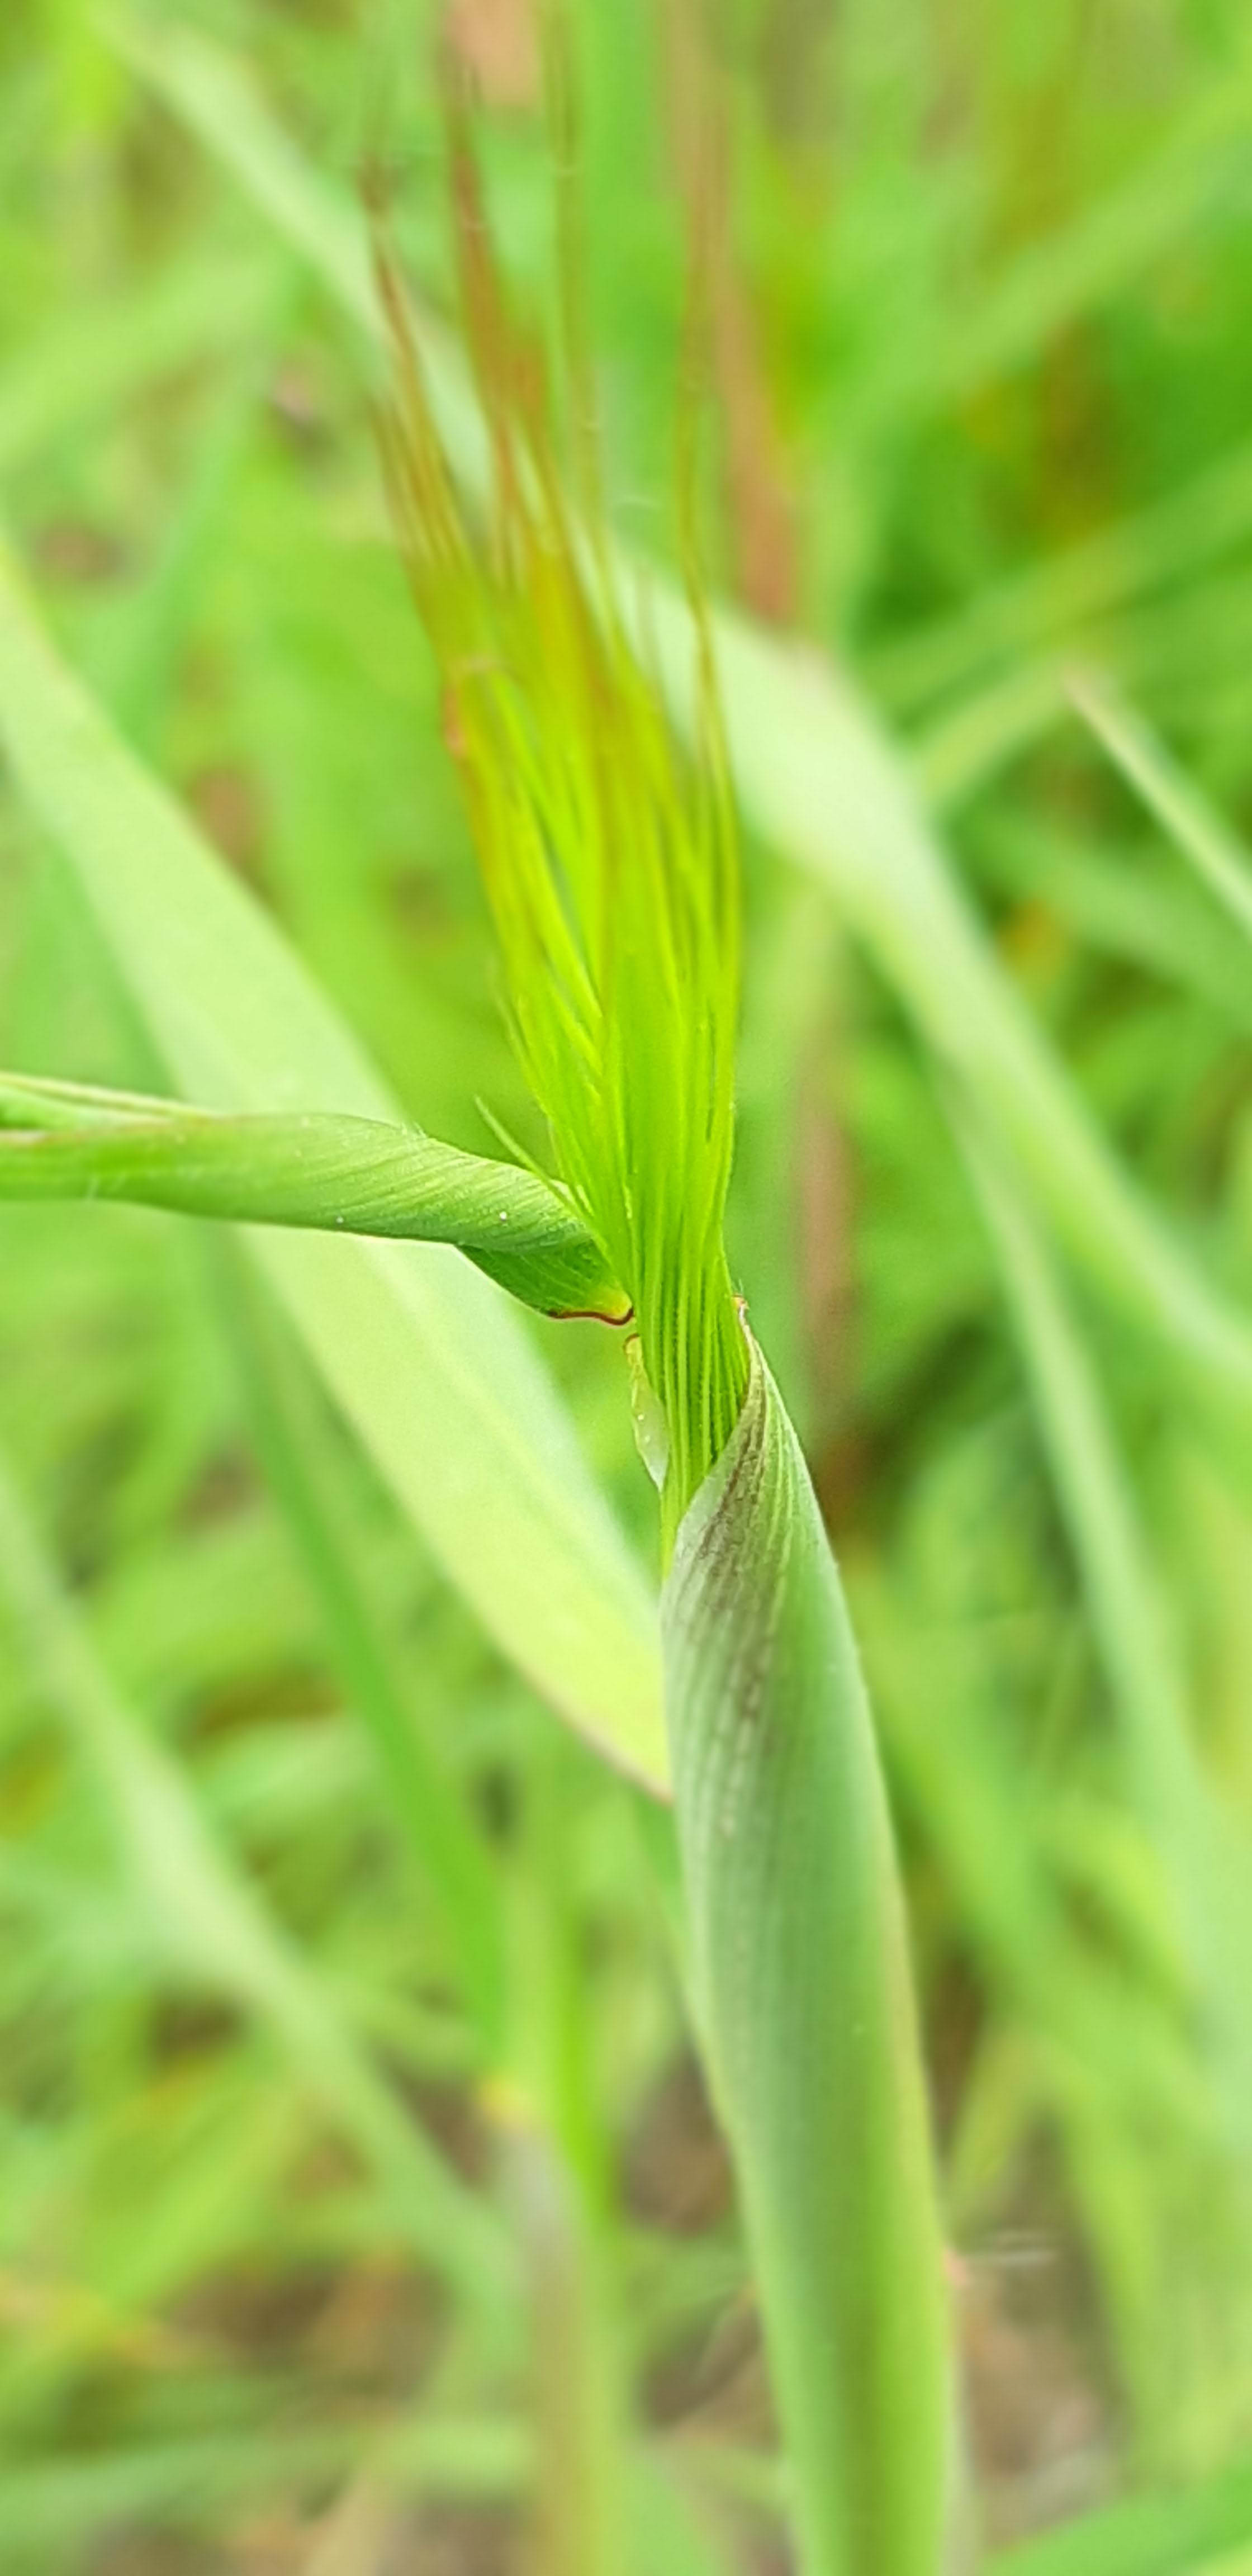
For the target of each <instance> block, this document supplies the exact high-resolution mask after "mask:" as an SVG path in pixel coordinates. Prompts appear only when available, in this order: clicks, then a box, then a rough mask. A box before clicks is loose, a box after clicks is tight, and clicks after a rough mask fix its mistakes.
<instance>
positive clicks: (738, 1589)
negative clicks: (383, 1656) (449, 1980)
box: [662, 1349, 951, 2576]
mask: <svg viewBox="0 0 1252 2576" xmlns="http://www.w3.org/2000/svg"><path fill="white" fill-rule="evenodd" d="M662 1638H663V1652H664V1668H665V1688H666V1708H667V1717H668V1724H669V1730H670V1740H671V1751H672V1759H673V1768H674V1776H675V1795H676V1802H677V1814H678V1824H679V1832H680V1837H681V1842H682V1846H683V1856H684V1863H685V1877H686V1883H687V1890H688V1900H689V1907H690V1916H691V1931H692V1945H693V1968H694V1979H695V1988H696V2009H697V2013H698V2015H699V2018H700V2022H701V2025H702V2028H703V2033H704V2039H705V2047H706V2053H707V2057H708V2061H709V2064H710V2069H711V2073H712V2078H713V2082H714V2087H715V2090H716V2093H717V2095H718V2098H719V2107H720V2109H721V2112H722V2116H723V2118H724V2120H725V2123H726V2126H727V2129H728V2132H729V2135H730V2139H731V2143H732V2147H733V2149H734V2153H735V2158H736V2163H737V2166H738V2172H739V2180H740V2187H741V2191H742V2195H743V2202H744V2210H745V2216H746V2219H747V2223H748V2228H749V2232H750V2235H751V2238H752V2241H753V2246H754V2252H755V2256H756V2263H757V2269H758V2276H759V2280H760V2285H761V2296H762V2303H763V2307H764V2314H765V2326H766V2335H767V2342H768V2346H769V2352H770V2359H771V2364H772V2369H773V2374H774V2382H775V2388H776V2393H777V2398H778V2404H779V2409H780V2413H781V2416H782V2422H783V2429H784V2433H785V2436H786V2440H787V2446H788V2451H789V2454H790V2457H791V2462H792V2467H793V2474H794V2477H795V2495H796V2511H797V2520H798V2523H799V2528H800V2533H801V2537H802V2542H803V2547H804V2552H805V2557H804V2564H805V2567H806V2570H807V2571H808V2576H868V2571H869V2570H871V2569H872V2570H873V2571H874V2576H936V2570H937V2569H938V2567H939V2566H940V2565H941V2563H942V2560H943V2552H944V2547H945V2525H946V2518H947V2511H948V2487H949V2473H950V2432H951V2403H950V2394H949V2387H948V2375H947V2362H946V2343H947V2327H946V2319H945V2316H944V2297H943V2288H942V2272H941V2254H940V2240H939V2232H938V2222H937V2217H936V2210H935V2199H934V2190H933V2183H932V2176H931V2162H930V2148H929V2139H928V2124H927V2111H926V2103H925V2099H924V2092H923V2083H922V2076H921V2060H920V2055H919V2050H918V2040H917V2031H916V2025H915V2017H914V2008H913V2000H912V1993H911V1984H910V1973H909V1964H908V1957H907V1949H906V1936H905V1927H904V1920H903V1913H902V1908H901V1904H900V1898H899V1887H898V1878H897V1872H896V1864H895V1858H894V1854H893V1849H892V1841H891V1830H890V1825H889V1821H888V1814H887V1806H886V1800H885V1796H884V1791H883V1785H882V1779H881V1775H880V1771H879V1765H878V1757H877V1752H876V1748H875V1743H874V1736H873V1729H872V1723H871V1719H870V1713H869V1708H868V1705H867V1701H866V1697H865V1691H864V1686H863V1683H862V1679H861V1674H860V1669H859V1665H858V1661H857V1655H856V1648H855V1645H854V1642H853V1638H852V1633H851V1629H850V1627H849V1624H848V1619H847V1614H846V1611H845V1608H844V1603H843V1595H842V1591H841V1587H840V1584H839V1579H838V1575H837V1573H836V1570H835V1566H834V1562H833V1559H832V1557H831V1555H830V1551H829V1547H828V1545H827V1541H826V1536H825V1532H824V1530H823V1527H822V1522H821V1518H820V1515H819V1512H818V1508H817V1502H816V1498H815V1496H814V1493H813V1489H812V1485H811V1483H810V1481H809V1477H808V1473H807V1470H806V1468H805V1465H804V1460H803V1457H802V1455H801V1452H800V1448H799V1444H798V1442H797V1440H796V1438H795V1434H794V1432H793V1430H792V1428H791V1425H790V1423H789V1421H788V1419H787V1416H786V1413H785V1411H784V1409H783V1406H782V1402H781V1399H780V1398H779V1396H778V1393H777V1390H776V1388H775V1386H774V1383H773V1380H772V1379H771V1377H770V1375H769V1372H768V1370H767V1369H766V1367H765V1365H764V1362H763V1361H762V1359H761V1357H760V1355H759V1353H758V1352H756V1350H755V1349H754V1350H753V1354H752V1369H751V1378H750V1383H749V1388H748V1394H747V1397H746V1399H745V1403H744V1408H743V1412H742V1414H741V1416H740V1419H739V1422H738V1424H737V1426H736V1429H735V1432H734V1434H733V1436H732V1438H731V1440H730V1443H729V1445H728V1447H727V1448H726V1449H725V1450H724V1452H723V1454H722V1456H721V1458H720V1459H719V1461H718V1463H717V1465H716V1467H715V1468H714V1469H713V1472H712V1474H711V1475H710V1476H709V1477H707V1478H706V1480H705V1483H704V1484H703V1485H702V1487H701V1488H700V1491H699V1493H698V1494H697V1496H696V1499H695V1501H694V1503H693V1504H692V1505H691V1507H690V1509H689V1511H688V1512H687V1514H686V1516H685V1518H684V1520H683V1522H682V1524H681V1526H680V1529H679V1533H678V1541H677V1546H676V1550H675V1555H674V1560H673V1565H672V1569H671V1572H670V1575H669V1579H668V1581H667V1584H666V1587H665V1592H664V1595H663V1600H662Z"/></svg>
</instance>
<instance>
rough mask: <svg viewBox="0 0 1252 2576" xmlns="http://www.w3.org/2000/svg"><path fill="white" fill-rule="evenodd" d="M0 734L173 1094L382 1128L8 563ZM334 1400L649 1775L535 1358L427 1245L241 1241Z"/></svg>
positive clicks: (638, 1671) (633, 1607)
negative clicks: (325, 1114) (84, 899)
mask: <svg viewBox="0 0 1252 2576" xmlns="http://www.w3.org/2000/svg"><path fill="white" fill-rule="evenodd" d="M0 736H2V737H3V739H4V742H5V744H6V747H7V750H8V754H9V758H10V760H11V762H12V766H13V770H14V773H15V776H16V778H17V780H18V783H19V785H20V786H21V788H22V790H23V793H24V795H25V797H26V799H27V801H28V803H29V804H30V806H31V808H32V810H33V812H34V813H35V814H36V815H37V816H38V817H39V819H40V821H41V822H42V823H43V825H44V827H45V828H46V829H47V830H48V831H49V832H50V833H52V835H53V836H54V837H55V839H56V840H57V841H58V842H59V843H60V845H61V846H62V847H63V848H64V850H65V851H66V853H67V854H68V856H69V857H70V859H71V860H72V862H73V864H74V866H75V868H76V869H77V872H78V874H79V876H80V878H81V881H82V883H83V885H84V887H85V889H86V891H87V893H88V896H89V898H90V901H91V904H92V906H93V909H94V910H95V912H96V914H97V917H98V918H99V920H100V922H101V924H102V925H103V928H104V930H105V932H106V934H107V936H108V938H109V940H110V942H111V944H112V946H113V948H114V951H115V954H116V956H117V959H118V962H119V965H120V967H121V970H122V972H123V974H124V976H125V978H126V980H127V983H128V985H129V987H130V990H131V992H132V993H133V995H134V997H135V1000H136V1002H137V1003H138V1005H139V1007H140V1009H141V1010H142V1012H143V1013H144V1016H145V1019H146V1021H147V1024H148V1026H149V1028H150V1030H151V1032H152V1035H153V1036H154V1038H155V1040H156V1042H157V1044H158V1046H159V1047H160V1049H161V1051H162V1053H163V1055H164V1056H165V1057H166V1059H167V1060H168V1062H169V1064H170V1065H171V1067H172V1069H173V1071H174V1073H175V1076H176V1078H177V1079H178V1081H179V1083H180V1084H181V1085H182V1086H183V1087H184V1088H185V1089H186V1090H187V1091H188V1092H190V1093H192V1094H193V1095H195V1096H197V1097H199V1098H201V1099H203V1100H205V1101H206V1102H208V1103H209V1104H210V1105H211V1106H213V1107H218V1108H222V1109H228V1110H229V1109H233V1110H240V1109H248V1110H257V1111H290V1110H292V1109H310V1110H315V1111H316V1110H325V1111H331V1112H347V1113H349V1114H352V1115H359V1116H362V1117H364V1118H382V1119H394V1116H395V1111H394V1107H393V1105H392V1103H391V1102H390V1101H389V1099H388V1097H387V1094H386V1092H385V1090H384V1089H383V1087H382V1086H381V1084H380V1083H379V1081H378V1080H377V1078H376V1076H375V1075H374V1074H373V1072H372V1071H371V1070H370V1068H369V1066H368V1064H367V1063H366V1061H365V1058H364V1056H363V1055H362V1053H361V1051H360V1049H359V1048H358V1046H357V1045H356V1043H355V1041H354V1039H353V1038H352V1037H351V1036H350V1035H349V1033H348V1031H347V1030H346V1029H345V1028H344V1027H343V1025H342V1023H341V1022H340V1021H339V1020H338V1019H337V1017H336V1016H335V1014H334V1012H333V1010H332V1009H331V1008H330V1006H329V1005H328V1004H327V1003H326V1002H325V1001H324V1000H323V999H322V997H321V996H320V994H319V993H318V992H317V990H316V989H315V987H314V986H313V985H312V983H311V982H310V981H309V979H308V978H307V977H306V975H305V973H304V971H303V969H302V967H301V966H300V964H299V962H298V961H297V959H296V958H295V957H294V955H293V954H292V953H291V951H290V950H289V949H288V948H287V947H286V945H285V943H284V941H283V940H282V938H281V936H280V934H279V933H278V931H277V930H276V929H275V927H274V926H273V925H272V924H271V923H270V922H268V921H267V920H266V918H265V916H264V914H263V913H262V912H261V911H260V909H259V907H258V906H257V904H256V903H255V902H254V901H253V899H252V897H251V896H250V895H249V894H248V893H247V892H246V890H245V889H244V887H243V886H242V885H240V884H238V883H237V882H235V881H233V880H232V879H231V878H230V877H229V876H228V874H227V872H226V870H225V869H224V868H223V867H221V866H220V864H219V863H218V862H217V861H216V860H215V858H214V855H213V853H212V852H211V851H210V850H209V849H208V848H207V847H206V845H205V844H204V843H203V842H202V841H201V840H200V838H199V836H198V835H197V834H196V832H195V831H194V830H193V828H192V826H191V824H190V823H189V822H188V820H187V818H186V816H185V815H184V814H183V813H182V812H181V811H180V810H179V808H178V807H177V805H176V804H175V803H174V801H173V800H172V798H170V797H169V796H168V795H167V794H165V792H164V791H163V790H162V789H161V788H160V787H159V785H158V784H157V783H156V781H155V780H154V779H152V778H151V777H150V776H149V775H148V774H147V772H146V771H145V770H144V769H143V767H142V765H141V764H140V763H139V762H138V761H137V760H136V759H135V758H134V757H133V755H132V754H131V753H130V752H129V751H128V750H127V748H126V746H125V744H124V743H122V742H121V741H120V740H119V738H118V736H117V735H116V734H115V733H114V731H113V729H112V727H111V726H110V725H109V723H108V721H107V719H106V718H105V717H104V716H103V714H102V713H101V711H100V710H99V708H98V707H97V706H96V705H95V704H94V702H93V701H92V700H91V699H90V697H89V696H88V695H87V693H86V691H85V690H84V689H83V688H82V687H81V685H80V684H79V683H78V682H77V681H76V680H75V679H74V678H73V677H72V675H71V674H70V673H69V672H68V671H67V670H66V669H65V667H64V666H63V664H61V663H60V661H59V660H58V659H57V657H56V655H55V653H54V652H53V650H52V648H51V646H50V645H49V643H48V641H47V639H46V637H45V635H44V633H43V631H42V629H41V627H40V625H39V622H38V619H37V617H36V616H35V614H34V612H33V611H32V609H31V608H30V606H29V605H28V603H27V601H26V599H25V596H24V594H23V591H22V588H21V585H20V582H19V581H18V579H17V577H16V575H15V574H14V572H13V570H12V567H11V566H9V565H7V564H5V563H4V562H3V560H0ZM249 1239H250V1242H251V1244H252V1247H253V1250H254V1253H255V1257H256V1259H257V1260H258V1262H259V1263H260V1264H261V1265H262V1267H263V1268H264V1270H265V1272H266V1275H267V1276H268V1277H269V1279H270V1280H271V1282H272V1283H273V1285H274V1286H275V1288H276V1289H277V1291H278V1293H279V1295H280V1297H281V1298H282V1300H283V1301H284V1303H285V1304H286V1306H287V1309H288V1311H289V1313H290V1314H291V1315H292V1316H293V1317H294V1318H295V1320H296V1322H297V1324H298V1326H299V1329H300V1331H301V1333H302V1334H303V1336H304V1339H305V1341H306V1343H307V1345H308V1347H309V1349H310V1351H311V1352H312V1354H313V1356H314V1358H315V1360H316V1361H317V1364H318V1366H319V1367H320V1368H321V1370H322V1373H323V1375H324V1377H325V1379H326V1382H327V1384H328V1385H329V1386H330V1388H331V1390H332V1392H333V1393H334V1395H335V1396H336V1398H337V1399H338V1401H339V1403H340V1404H341V1406H342V1407H343V1410H344V1412H345V1413H346V1414H347V1415H348V1417H349V1419H350V1420H351V1421H352V1422H353V1423H354V1425H355V1427H356V1429H357V1431H358V1433H359V1435H360V1437H361V1438H362V1439H363V1440H364V1441H365V1443H366V1445H367V1447H368V1448H369V1449H370V1450H371V1451H372V1453H373V1455H374V1457H375V1459H376V1461H377V1463H378V1464H379V1466H380V1467H381V1469H382V1471H383V1473H384V1475H385V1476H386V1477H387V1478H388V1479H389V1481H390V1482H391V1483H392V1484H393V1486H394V1488H395V1490H396V1492H397V1494H398V1495H399V1497H400V1499H401V1501H402V1502H403V1504H404V1506H405V1508H406V1510H407V1511H408V1512H409V1513H410V1515H411V1517H412V1518H413V1520H414V1522H415V1523H416V1525H417V1527H418V1529H419V1530H420V1531H421V1533H422V1536H423V1537H424V1538H425V1540H426V1541H427V1544H428V1545H429V1546H430V1548H431V1549H432V1551H433V1553H434V1554H435V1556H436V1557H437V1558H438V1559H439V1561H440V1563H441V1564H442V1565H443V1567H444V1569H445V1571H446V1572H447V1574H448V1575H449V1576H450V1577H451V1579H452V1580H453V1581H454V1582H455V1583H456V1584H457V1585H458V1586H459V1587H460V1589H461V1590H462V1591H463V1592H464V1594H465V1596H466V1598H467V1599H468V1600H469V1601H470V1602H471V1604H472V1605H473V1607H474V1608H475V1609H476V1610H477V1612H478V1613H479V1615H480V1616H481V1617H482V1619H483V1621H484V1623H485V1625H486V1626H487V1628H488V1630H489V1631H490V1632H491V1634H492V1635H494V1636H495V1637H496V1638H497V1639H498V1641H499V1643H500V1644H501V1646H502V1647H503V1648H504V1649H505V1651H506V1652H507V1653H508V1654H509V1655H511V1656H512V1657H513V1658H514V1659H515V1661H516V1662H517V1663H518V1664H519V1665H520V1667H521V1668H522V1670H523V1671H524V1672H526V1673H527V1674H528V1675H529V1676H530V1677H531V1679H532V1680H533V1681H534V1682H535V1684H536V1686H537V1687H538V1688H539V1689H540V1690H541V1691H542V1692H543V1693H544V1694H545V1696H546V1697H548V1698H549V1699H550V1700H551V1701H552V1703H553V1705H554V1706H556V1707H558V1708H559V1709H561V1710H562V1711H563V1712H564V1713H565V1714H566V1715H567V1716H568V1717H569V1718H570V1719H571V1720H572V1722H573V1723H574V1724H576V1725H577V1726H579V1727H580V1728H582V1729H584V1730H585V1731H586V1732H587V1733H588V1734H589V1735H591V1736H592V1737H593V1739H594V1740H595V1741H596V1742H597V1743H598V1744H599V1745H600V1746H601V1747H602V1749H603V1750H604V1751H606V1752H607V1753H609V1754H610V1756H611V1757H612V1758H613V1759H614V1760H615V1761H617V1762H619V1763H621V1764H622V1765H623V1766H624V1767H626V1768H627V1769H629V1770H631V1771H632V1772H634V1773H636V1774H638V1775H639V1776H640V1777H642V1778H643V1779H645V1780H647V1781H649V1782H651V1783H653V1784H658V1783H659V1782H660V1781H661V1780H662V1779H663V1777H664V1753H663V1745H662V1737H661V1723H660V1714H659V1705H658V1702H659V1694H658V1689H657V1666H656V1651H655V1642H654V1628H653V1619H652V1612H651V1608H650V1604H649V1601H648V1597H647V1592H646V1587H645V1585H644V1582H643V1579H642V1576H641V1574H640V1573H639V1572H638V1570H637V1569H636V1566H635V1564H634V1562H633V1560H632V1558H631V1556H630V1553H629V1551H628V1549H627V1547H626V1545H625V1542H624V1541H623V1539H622V1538H621V1536H620V1534H619V1532H618V1529H617V1526H616V1524H615V1522H614V1521H613V1519H612V1516H611V1514H610V1513H609V1510H608V1508H607V1506H606V1504H605V1502H604V1499H603V1497H602V1495H601V1494H600V1492H599V1490H598V1488H597V1487H596V1486H595V1484H594V1483H593V1481H592V1479H591V1476H590V1474H589V1473H588V1471H587V1469H586V1467H585V1465H584V1463H583V1461H582V1458H581V1456H580V1453H579V1450H578V1448H577V1444H576V1441H575V1438H574V1434H573V1430H572V1427H571V1425H570V1423H569V1420H568V1417H567V1415H566V1413H565V1411H564V1409H563V1407H562V1406H561V1404H560V1402H559V1400H558V1398H557V1396H556V1393H555V1391H554V1389H553V1387H552V1385H551V1382H550V1380H549V1378H548V1376H547V1373H546V1371H545V1370H544V1368H543V1366H542V1363H541V1361H540V1359H539V1357H538V1355H537V1354H536V1353H535V1352H534V1351H533V1350H532V1349H531V1347H530V1346H529V1344H528V1343H527V1341H526V1339H525V1337H524V1334H523V1331H522V1328H521V1326H520V1324H519V1323H517V1322H516V1321H515V1320H514V1318H513V1317H512V1316H511V1315H510V1313H509V1311H508V1308H507V1306H505V1304H504V1303H503V1301H502V1300H501V1299H500V1297H499V1296H498V1294H497V1293H496V1291H495V1290H494V1289H493V1288H492V1287H491V1286H490V1285H489V1283H488V1282H487V1281H485V1280H483V1279H480V1278H479V1276H478V1275H477V1273H476V1272H475V1271H473V1270H472V1269H471V1268H469V1266H468V1265H467V1264H466V1263H465V1262H464V1261H462V1260H460V1259H459V1258H458V1256H457V1255H456V1254H455V1253H453V1252H451V1251H449V1250H447V1249H445V1248H444V1247H442V1246H437V1245H429V1246H422V1247H417V1246H409V1245H404V1244H383V1243H365V1242H360V1243H358V1242H346V1241H338V1240H335V1239H333V1238H331V1237H323V1236H318V1235H313V1236H307V1237H306V1236H299V1235H294V1234H288V1235H282V1234H279V1233H270V1234H260V1233H258V1234H254V1235H252V1236H251V1237H250V1238H249Z"/></svg>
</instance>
